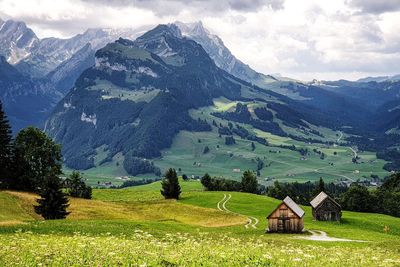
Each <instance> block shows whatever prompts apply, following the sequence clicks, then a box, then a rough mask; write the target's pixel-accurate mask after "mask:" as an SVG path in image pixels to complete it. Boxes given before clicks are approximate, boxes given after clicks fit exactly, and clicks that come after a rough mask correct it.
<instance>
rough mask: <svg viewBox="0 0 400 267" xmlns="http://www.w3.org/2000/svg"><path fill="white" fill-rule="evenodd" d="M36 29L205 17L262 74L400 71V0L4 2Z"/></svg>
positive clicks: (306, 76)
mask: <svg viewBox="0 0 400 267" xmlns="http://www.w3.org/2000/svg"><path fill="white" fill-rule="evenodd" d="M0 18H2V19H3V20H5V19H9V18H12V19H15V20H23V21H25V22H26V23H27V24H28V26H29V27H31V28H32V29H33V30H34V31H35V32H36V34H37V35H38V36H39V37H41V38H43V37H48V36H57V37H69V36H72V35H74V34H77V33H80V32H83V31H84V30H85V29H87V28H88V27H90V28H95V27H107V28H118V27H124V28H125V27H133V28H136V27H140V26H143V25H153V24H154V25H155V24H159V23H169V22H174V21H176V20H180V21H184V22H193V21H198V20H201V21H202V22H203V24H204V25H205V27H206V28H208V29H209V30H210V31H211V32H212V33H215V34H217V35H219V36H220V37H221V38H222V40H223V41H224V43H225V45H226V46H227V47H228V48H229V49H230V50H231V51H232V53H233V54H234V55H235V56H236V57H237V58H239V59H240V60H242V61H243V62H245V63H247V64H249V65H250V66H251V67H252V68H254V69H256V70H257V71H260V72H263V73H267V74H268V73H269V74H274V73H280V74H282V75H285V76H289V77H293V78H298V79H302V80H311V79H313V78H317V79H326V80H332V79H341V78H344V79H357V78H360V77H365V76H377V75H388V74H389V75H390V74H398V73H400V0H301V1H300V0H253V1H251V0H247V1H242V0H217V1H214V0H169V1H161V0H147V1H146V0H130V1H128V0H110V1H106V0H75V1H74V0H29V1H27V0H0Z"/></svg>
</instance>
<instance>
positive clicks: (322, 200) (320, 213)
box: [310, 192, 342, 221]
mask: <svg viewBox="0 0 400 267" xmlns="http://www.w3.org/2000/svg"><path fill="white" fill-rule="evenodd" d="M310 204H311V207H312V215H313V217H314V219H315V220H317V221H340V219H341V218H342V207H341V206H340V205H339V204H338V203H337V202H336V201H335V200H334V199H333V198H331V197H330V196H328V195H327V194H326V193H325V192H321V193H319V194H318V196H316V197H315V198H314V199H313V200H312V201H311V202H310Z"/></svg>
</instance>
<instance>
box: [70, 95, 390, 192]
mask: <svg viewBox="0 0 400 267" xmlns="http://www.w3.org/2000/svg"><path fill="white" fill-rule="evenodd" d="M237 103H238V101H229V100H227V99H225V98H218V99H215V100H214V105H213V106H208V107H203V108H200V109H195V110H191V112H190V115H191V116H192V117H193V118H194V119H198V118H201V119H203V120H204V119H205V120H207V121H208V122H209V123H210V124H211V122H212V121H213V120H214V121H215V122H216V123H217V124H218V125H219V124H220V123H221V124H222V125H224V126H227V125H228V123H229V121H226V120H224V119H220V118H217V117H215V116H213V115H211V113H213V112H223V111H230V110H232V109H234V108H235V107H236V104H237ZM242 103H244V102H242ZM247 105H248V108H249V111H250V112H251V113H253V110H254V108H255V107H257V106H260V105H262V104H261V103H258V102H248V103H247ZM254 116H255V115H254ZM274 120H275V121H277V122H278V123H279V124H280V125H281V127H282V128H283V129H284V130H285V131H286V132H287V133H290V134H294V135H297V136H301V137H308V138H309V137H311V138H313V139H318V140H322V141H332V142H335V143H336V144H335V145H332V146H327V145H325V144H319V143H312V144H309V143H304V142H300V141H296V140H293V139H290V138H287V137H281V136H277V135H273V134H271V133H267V132H263V131H261V130H258V129H255V128H253V127H252V126H250V125H247V124H242V123H234V124H238V125H240V126H241V127H244V128H246V129H247V130H248V131H249V132H251V133H253V134H254V135H257V136H259V137H263V138H266V139H267V141H268V143H269V145H268V146H265V145H262V144H259V143H256V142H255V146H256V149H255V150H254V151H253V150H252V148H251V143H252V142H251V141H249V140H246V139H241V138H240V137H239V136H234V138H235V140H236V144H234V145H229V146H228V145H225V138H224V136H222V137H219V134H218V129H217V127H214V126H213V127H212V128H213V129H212V131H210V132H188V131H181V132H179V133H178V134H177V136H176V137H175V138H174V140H173V143H172V145H171V147H170V148H168V149H165V150H163V151H162V156H161V157H160V158H156V159H154V163H155V165H156V166H158V167H160V168H161V170H162V172H164V171H165V170H167V169H168V168H171V167H173V168H175V169H176V170H180V171H179V174H180V175H182V174H186V175H188V176H189V177H191V176H193V177H197V176H199V177H201V176H202V175H204V174H205V173H206V172H207V173H209V174H210V175H212V176H223V177H225V178H228V179H235V180H237V179H240V177H241V175H242V173H243V171H245V170H247V169H250V170H256V168H257V162H256V159H257V158H259V159H261V160H262V161H263V162H264V167H263V169H262V170H261V171H260V177H259V183H261V184H266V185H268V184H271V183H273V182H274V181H275V180H278V181H287V182H294V181H299V182H306V181H315V180H318V179H319V178H320V177H323V178H324V179H325V180H326V181H338V180H348V181H357V180H368V179H370V178H371V175H378V176H379V177H380V178H384V177H385V176H387V175H388V172H387V171H385V170H383V168H382V167H383V165H384V164H385V163H386V162H385V161H384V160H380V159H377V158H376V155H375V153H374V152H368V151H361V152H358V154H357V155H358V156H359V157H360V160H359V164H354V163H352V158H353V157H354V153H353V151H352V150H351V148H350V147H346V146H344V144H345V143H344V142H343V141H344V139H345V138H346V137H347V136H348V135H347V134H346V133H343V132H340V131H333V130H330V129H327V128H323V127H316V126H313V125H310V128H311V129H313V130H318V131H319V132H320V133H321V134H323V136H324V137H323V138H322V137H320V136H318V135H315V134H313V133H310V132H305V131H304V130H302V131H300V130H298V129H293V128H290V127H287V126H285V125H284V124H283V123H282V122H281V121H280V120H278V119H276V118H275V119H274ZM281 145H283V146H291V145H295V146H296V147H297V148H307V149H308V151H309V153H308V155H306V156H304V157H303V156H302V155H301V154H300V153H299V152H298V151H292V150H290V149H286V148H280V147H279V146H281ZM206 146H207V147H208V148H209V152H208V153H205V154H204V153H203V152H204V148H205V147H206ZM314 149H317V150H318V151H321V152H323V153H324V154H325V155H326V157H325V159H320V155H319V154H317V153H314V152H313V150H314ZM106 155H107V149H106V148H104V147H99V148H98V149H97V156H96V157H95V164H96V165H97V167H96V168H92V169H89V170H85V171H83V173H84V176H85V178H87V179H88V183H89V184H90V185H94V186H96V185H97V183H98V182H100V183H103V182H112V184H113V185H119V184H121V183H122V182H123V181H122V180H121V178H120V177H121V176H129V175H128V174H127V173H126V171H125V170H124V169H123V160H124V157H123V155H122V154H120V153H119V154H117V155H116V156H115V157H114V158H113V160H112V161H111V162H107V163H104V164H103V165H99V162H100V161H101V160H102V159H104V158H105V157H106ZM234 170H235V171H234ZM239 170H240V171H239ZM65 172H66V173H69V172H71V170H68V169H66V171H65ZM129 178H130V179H141V178H154V175H153V174H145V175H140V176H139V177H131V176H129Z"/></svg>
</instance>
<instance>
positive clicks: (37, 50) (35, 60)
mask: <svg viewBox="0 0 400 267" xmlns="http://www.w3.org/2000/svg"><path fill="white" fill-rule="evenodd" d="M137 31H138V30H130V29H129V30H120V31H115V30H109V29H89V30H87V31H85V32H84V33H82V34H77V35H76V36H73V37H71V38H68V39H59V38H45V39H42V40H40V41H39V42H38V44H37V45H36V46H35V47H34V49H32V51H31V52H30V54H29V56H27V57H26V58H24V59H23V60H21V61H20V62H18V64H17V65H16V66H17V68H18V69H19V70H20V71H21V72H23V73H26V74H29V75H31V76H34V77H43V76H45V75H47V74H48V73H49V72H50V71H52V70H54V69H55V68H56V67H57V66H59V65H60V64H61V63H63V62H65V61H66V60H69V59H70V58H71V57H72V56H73V55H74V54H75V53H77V52H78V51H79V50H81V49H82V48H84V47H85V46H86V45H87V44H88V43H89V44H90V45H91V46H92V49H93V50H97V49H99V48H101V47H103V46H105V45H106V44H107V43H109V42H112V41H114V40H116V39H118V38H119V37H127V38H135V37H136V36H137V34H138V33H137Z"/></svg>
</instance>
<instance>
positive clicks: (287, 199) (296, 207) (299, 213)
mask: <svg viewBox="0 0 400 267" xmlns="http://www.w3.org/2000/svg"><path fill="white" fill-rule="evenodd" d="M283 203H285V204H286V205H287V206H288V207H289V208H290V209H291V210H292V211H293V212H294V213H296V214H297V216H299V217H300V218H301V217H303V216H304V210H303V209H302V208H300V206H299V205H297V204H296V202H294V201H293V199H291V198H290V197H289V196H287V197H285V199H284V200H283Z"/></svg>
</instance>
